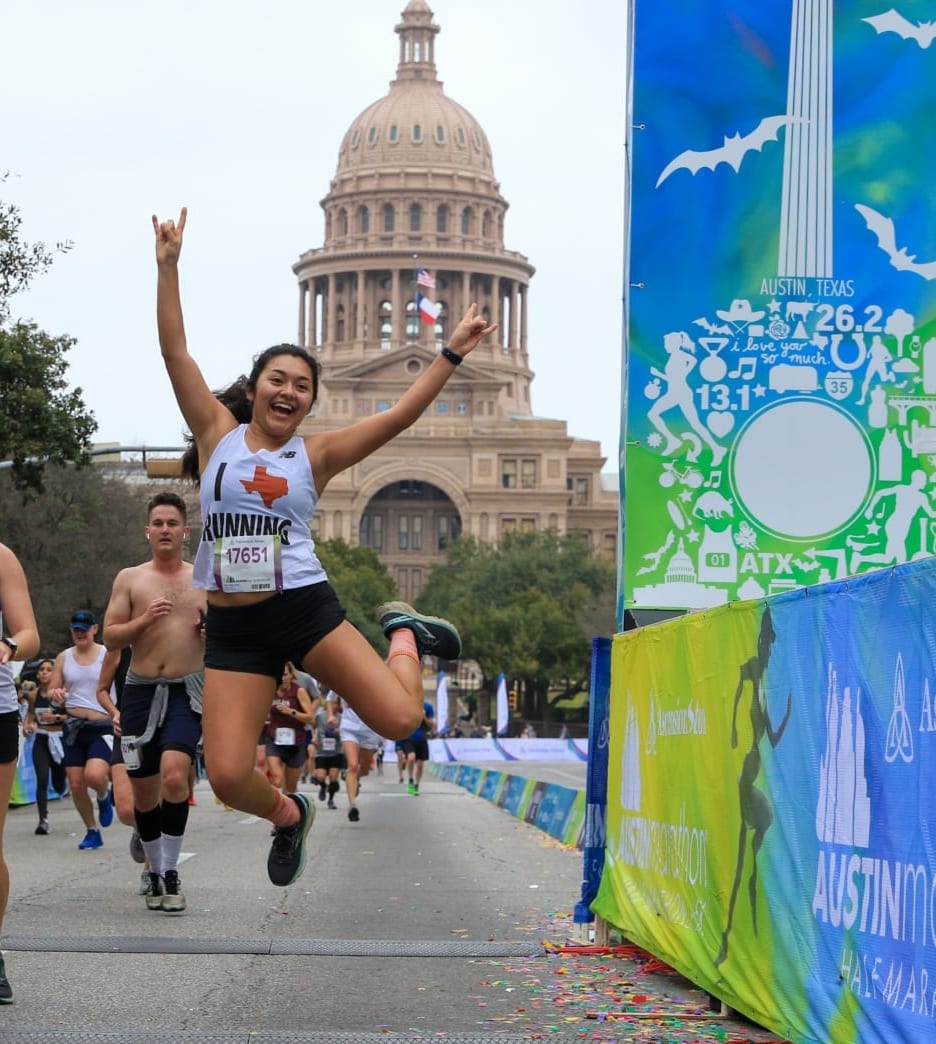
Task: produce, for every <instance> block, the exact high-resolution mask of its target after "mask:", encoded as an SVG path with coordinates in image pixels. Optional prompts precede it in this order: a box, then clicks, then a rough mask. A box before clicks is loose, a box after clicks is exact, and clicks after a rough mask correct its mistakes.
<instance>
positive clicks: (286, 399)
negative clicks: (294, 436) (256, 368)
mask: <svg viewBox="0 0 936 1044" xmlns="http://www.w3.org/2000/svg"><path fill="white" fill-rule="evenodd" d="M315 392H316V387H315V378H314V375H313V373H312V369H311V367H310V366H309V364H308V362H307V361H306V360H305V359H302V358H299V357H297V356H294V355H288V354H285V353H284V354H279V355H272V356H270V358H269V359H268V360H267V362H266V364H265V365H264V367H263V369H262V370H261V371H260V373H259V375H258V377H257V380H256V383H255V385H254V386H253V387H251V388H250V389H249V391H248V393H247V397H248V398H249V399H250V401H251V402H252V403H253V419H254V421H255V422H256V423H258V424H260V425H261V426H262V427H263V428H266V429H268V430H270V431H274V432H277V433H282V432H288V433H290V434H291V433H292V432H293V431H295V429H296V428H298V427H299V424H300V423H301V421H302V419H303V418H304V417H305V416H306V414H307V413H308V412H309V410H311V409H312V404H313V402H314V401H315Z"/></svg>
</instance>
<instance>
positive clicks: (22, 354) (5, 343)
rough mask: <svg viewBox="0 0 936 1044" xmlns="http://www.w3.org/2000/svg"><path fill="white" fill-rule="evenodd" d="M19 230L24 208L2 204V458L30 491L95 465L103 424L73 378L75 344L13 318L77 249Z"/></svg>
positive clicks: (16, 482) (16, 479) (17, 483)
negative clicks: (24, 297)
mask: <svg viewBox="0 0 936 1044" xmlns="http://www.w3.org/2000/svg"><path fill="white" fill-rule="evenodd" d="M4 180H5V178H0V183H2V182H3V181H4ZM20 225H21V218H20V214H19V211H18V210H17V208H16V207H15V206H12V205H11V204H0V460H2V461H4V462H9V463H8V464H7V467H8V468H9V469H10V470H11V472H12V479H13V484H14V486H15V487H16V488H17V489H18V490H24V491H26V490H29V491H31V490H41V489H42V483H43V474H44V468H45V464H46V463H54V464H64V463H66V462H73V463H76V464H86V463H87V462H88V459H89V458H88V452H87V451H88V448H89V444H90V439H91V436H92V435H93V434H94V432H95V431H96V430H97V422H96V421H95V419H94V415H93V414H92V413H91V412H90V411H89V410H88V409H87V408H86V406H85V404H84V402H83V400H82V393H81V389H80V388H75V389H69V387H68V382H67V380H66V371H67V364H66V362H65V356H66V354H67V352H68V351H69V350H70V349H71V348H73V347H74V345H75V343H76V342H75V341H74V339H73V338H71V337H67V336H59V337H52V336H50V335H49V334H46V333H43V332H42V331H41V330H39V329H38V327H37V326H36V325H35V324H34V323H30V322H22V321H12V320H11V319H10V309H11V305H10V301H11V298H12V297H13V296H14V295H15V294H16V293H18V292H20V291H21V290H24V289H26V287H28V285H29V283H30V282H31V280H32V279H33V278H34V277H35V276H37V275H39V274H41V273H42V272H44V271H45V270H46V269H47V268H48V267H49V265H50V264H51V263H52V259H53V256H54V254H55V253H56V252H58V251H61V250H67V249H68V248H69V246H70V244H67V243H59V244H56V247H55V248H54V249H53V250H49V249H48V248H47V247H46V246H45V245H44V244H42V243H26V242H24V241H23V239H22V238H21V235H20Z"/></svg>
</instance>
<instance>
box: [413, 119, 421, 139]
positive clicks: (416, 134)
mask: <svg viewBox="0 0 936 1044" xmlns="http://www.w3.org/2000/svg"><path fill="white" fill-rule="evenodd" d="M413 141H422V127H420V125H419V124H418V123H414V124H413Z"/></svg>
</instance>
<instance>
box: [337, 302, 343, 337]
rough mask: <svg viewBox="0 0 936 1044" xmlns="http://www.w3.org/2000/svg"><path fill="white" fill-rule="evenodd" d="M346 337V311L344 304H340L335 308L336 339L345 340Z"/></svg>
mask: <svg viewBox="0 0 936 1044" xmlns="http://www.w3.org/2000/svg"><path fill="white" fill-rule="evenodd" d="M344 339H345V311H344V305H342V304H340V305H338V307H337V308H336V309H335V340H336V341H339V342H341V341H343V340H344Z"/></svg>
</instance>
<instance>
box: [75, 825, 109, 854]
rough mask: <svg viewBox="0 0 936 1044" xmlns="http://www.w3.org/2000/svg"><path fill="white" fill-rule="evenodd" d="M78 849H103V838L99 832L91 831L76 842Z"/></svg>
mask: <svg viewBox="0 0 936 1044" xmlns="http://www.w3.org/2000/svg"><path fill="white" fill-rule="evenodd" d="M78 847H79V848H81V849H89V848H103V847H104V838H103V837H101V831H100V830H94V829H91V830H89V831H88V832H87V834H85V836H84V840H83V841H79V842H78Z"/></svg>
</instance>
